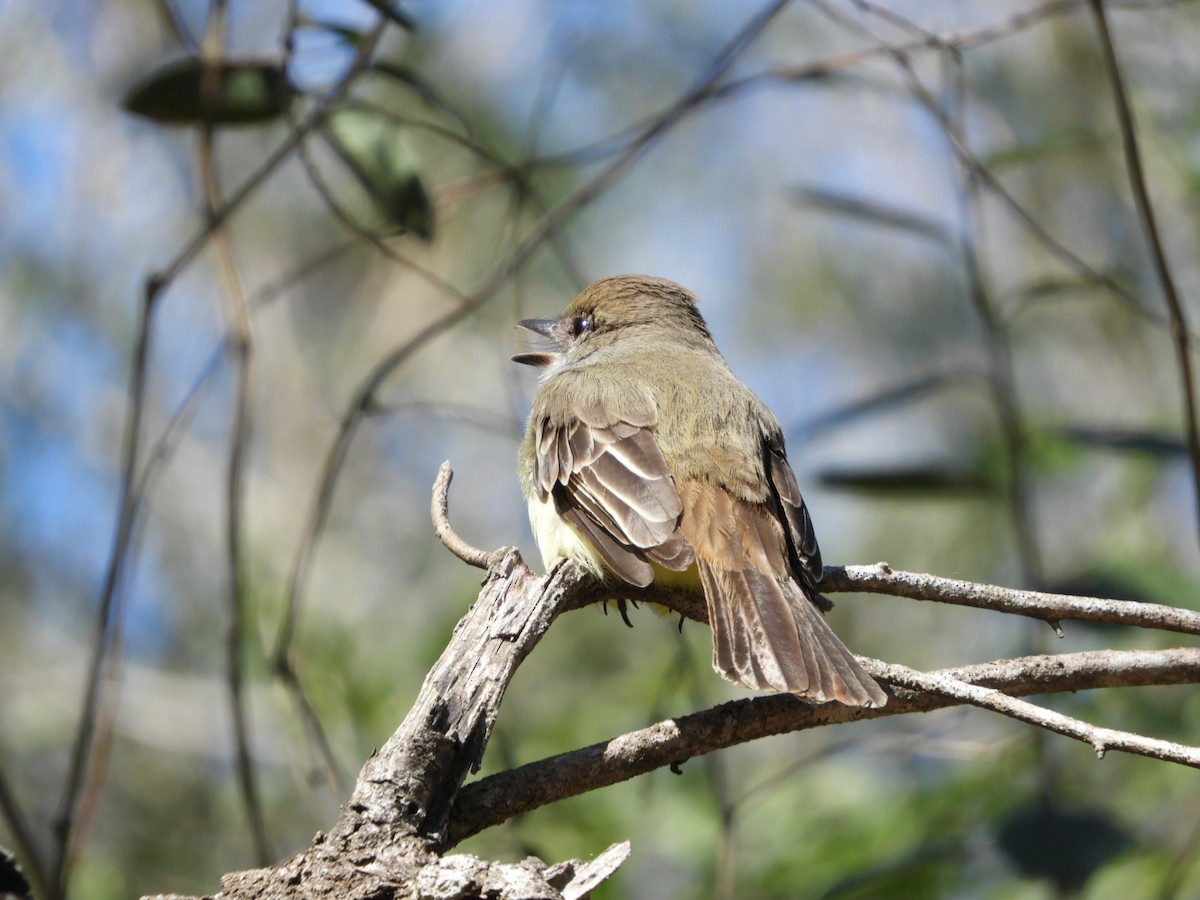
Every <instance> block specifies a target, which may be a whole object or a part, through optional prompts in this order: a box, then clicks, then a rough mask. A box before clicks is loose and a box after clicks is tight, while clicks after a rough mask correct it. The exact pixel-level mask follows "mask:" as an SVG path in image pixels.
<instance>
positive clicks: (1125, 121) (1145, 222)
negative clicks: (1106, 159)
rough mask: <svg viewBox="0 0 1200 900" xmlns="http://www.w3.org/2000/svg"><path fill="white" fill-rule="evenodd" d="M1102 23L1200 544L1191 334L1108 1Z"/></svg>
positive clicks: (1093, 1)
mask: <svg viewBox="0 0 1200 900" xmlns="http://www.w3.org/2000/svg"><path fill="white" fill-rule="evenodd" d="M1090 5H1091V7H1092V12H1093V13H1094V14H1095V18H1096V31H1097V33H1098V34H1099V36H1100V46H1101V49H1102V50H1103V52H1104V63H1105V66H1106V67H1107V69H1108V74H1109V77H1110V78H1111V79H1112V91H1113V102H1114V103H1115V104H1116V108H1117V121H1118V123H1119V124H1120V128H1121V144H1122V147H1123V148H1124V153H1125V167H1126V169H1127V170H1128V173H1129V186H1130V188H1131V189H1132V191H1133V201H1134V205H1135V206H1136V207H1137V214H1138V219H1139V220H1140V221H1141V223H1142V230H1143V231H1145V233H1146V242H1147V243H1148V244H1149V245H1150V253H1151V256H1152V257H1153V259H1154V271H1155V273H1156V274H1157V276H1158V281H1159V285H1160V286H1161V288H1162V292H1163V297H1164V298H1165V299H1166V301H1167V312H1168V314H1169V316H1170V320H1171V338H1172V340H1173V341H1174V343H1175V363H1176V365H1177V366H1178V367H1179V382H1180V386H1181V387H1182V388H1183V416H1184V422H1185V423H1186V428H1187V445H1188V457H1189V459H1190V461H1191V467H1192V492H1193V498H1194V503H1195V507H1196V525H1197V537H1198V538H1200V422H1198V421H1197V413H1196V379H1195V374H1194V372H1193V368H1192V346H1191V332H1190V331H1189V330H1188V321H1187V312H1186V310H1185V309H1184V305H1183V300H1182V299H1181V298H1180V296H1179V289H1178V287H1177V286H1176V284H1175V276H1174V274H1173V273H1172V271H1171V264H1170V261H1169V260H1168V259H1167V251H1166V248H1165V247H1164V246H1163V242H1162V237H1161V236H1160V234H1159V228H1158V216H1157V215H1156V214H1155V211H1154V203H1153V201H1152V200H1151V199H1150V189H1149V188H1148V187H1147V185H1146V173H1145V170H1144V167H1143V165H1142V151H1141V145H1140V142H1139V141H1138V136H1137V123H1136V122H1135V121H1134V118H1133V109H1132V108H1131V107H1130V105H1129V95H1128V92H1127V91H1126V89H1125V78H1124V76H1123V75H1122V74H1121V64H1120V61H1119V60H1118V58H1117V48H1116V44H1115V43H1114V42H1113V37H1112V32H1111V31H1110V30H1109V27H1108V16H1107V14H1106V13H1105V11H1104V3H1103V2H1102V0H1090Z"/></svg>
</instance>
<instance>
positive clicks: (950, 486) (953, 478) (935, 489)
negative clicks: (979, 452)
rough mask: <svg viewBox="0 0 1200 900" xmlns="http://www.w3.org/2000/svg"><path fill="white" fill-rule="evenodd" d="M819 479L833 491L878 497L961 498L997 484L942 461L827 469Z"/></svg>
mask: <svg viewBox="0 0 1200 900" xmlns="http://www.w3.org/2000/svg"><path fill="white" fill-rule="evenodd" d="M817 480H818V482H819V483H820V484H822V485H823V486H825V487H828V488H832V489H834V490H843V491H855V492H857V493H862V494H874V495H877V496H910V495H914V494H916V495H921V496H924V497H961V496H964V495H967V494H973V495H974V494H993V493H995V492H996V490H997V488H996V485H995V484H994V483H993V481H992V479H990V478H988V477H987V476H985V475H983V474H982V473H979V472H972V471H968V470H964V469H956V468H954V467H951V466H947V465H944V464H941V463H929V464H919V465H913V466H897V467H894V468H886V467H881V468H872V469H852V468H841V469H836V468H835V469H824V470H822V471H821V472H819V473H817Z"/></svg>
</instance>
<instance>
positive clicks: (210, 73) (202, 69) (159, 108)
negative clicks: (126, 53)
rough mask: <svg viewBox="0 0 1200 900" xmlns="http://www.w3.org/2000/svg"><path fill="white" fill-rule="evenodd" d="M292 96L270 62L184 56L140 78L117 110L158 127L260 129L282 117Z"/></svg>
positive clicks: (277, 68) (285, 76) (288, 106)
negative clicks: (121, 106) (207, 62)
mask: <svg viewBox="0 0 1200 900" xmlns="http://www.w3.org/2000/svg"><path fill="white" fill-rule="evenodd" d="M294 97H295V92H294V91H293V90H292V86H291V85H290V84H289V83H288V79H287V73H286V72H284V71H283V70H282V69H281V68H280V67H279V66H278V65H276V64H274V63H265V62H251V61H233V60H222V61H220V62H218V63H214V64H211V65H208V64H206V63H205V62H204V61H203V60H201V59H197V58H194V57H189V58H187V59H181V60H177V61H176V62H173V63H168V64H167V65H165V66H163V67H161V68H159V69H155V70H154V71H153V72H151V73H150V74H149V75H146V76H145V77H143V78H142V79H141V80H140V81H138V83H137V84H135V85H134V86H133V87H132V88H130V89H129V92H128V93H127V94H126V95H125V98H124V100H122V105H123V106H124V107H125V109H126V111H128V112H131V113H133V114H134V115H138V116H142V117H143V118H146V119H150V120H152V121H154V122H158V123H160V124H163V125H199V124H207V125H261V124H262V123H264V122H270V121H272V120H274V119H278V118H279V117H281V116H282V115H284V113H286V112H287V111H288V109H290V108H291V105H292V100H293V99H294Z"/></svg>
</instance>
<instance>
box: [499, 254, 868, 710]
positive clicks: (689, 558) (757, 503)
mask: <svg viewBox="0 0 1200 900" xmlns="http://www.w3.org/2000/svg"><path fill="white" fill-rule="evenodd" d="M518 327H520V328H524V329H527V330H529V331H532V332H534V333H535V334H537V335H540V336H541V337H542V338H546V339H548V341H549V343H550V346H549V347H548V348H546V349H540V350H532V351H530V352H524V353H519V354H517V355H515V356H513V361H514V362H518V363H522V364H525V365H529V366H533V367H535V368H537V369H539V370H540V374H539V377H538V385H537V388H536V390H535V392H534V396H533V400H532V405H531V410H530V414H529V419H528V423H527V426H526V430H525V435H524V439H523V440H522V443H521V447H520V451H519V453H518V474H519V478H520V483H521V488H522V492H523V494H524V496H525V499H526V501H527V503H528V507H529V517H530V523H531V525H532V528H533V532H534V537H535V539H536V541H537V544H538V548H539V550H540V551H541V554H542V557H543V561H544V563H545V564H546V566H547V568H549V567H550V566H551V565H552V564H553V563H554V561H555V560H557V559H558V558H559V557H567V558H569V559H573V560H576V561H577V562H579V563H580V564H581V565H583V566H584V567H585V568H586V569H587V570H589V571H590V572H591V573H592V574H593V575H594V576H596V577H597V578H601V579H604V580H605V581H607V582H609V583H610V584H611V585H612V587H613V590H614V595H615V594H617V593H619V590H620V585H621V584H622V583H624V584H627V585H631V586H634V587H639V588H644V587H646V586H648V585H650V584H652V583H658V584H666V585H671V584H675V585H677V584H680V583H687V582H691V583H692V584H694V583H695V582H696V581H697V580H698V581H699V585H700V587H701V588H702V590H703V593H704V598H705V604H706V607H707V610H708V620H709V625H710V626H711V629H712V641H713V657H712V661H713V668H714V669H715V670H716V671H717V672H718V673H719V674H720V675H721V676H723V677H724V678H725V679H727V680H728V681H730V682H732V683H734V684H737V685H740V686H742V687H744V688H749V689H751V690H757V691H769V692H785V693H790V694H793V695H795V696H797V697H798V698H800V699H801V700H804V701H806V702H809V703H826V702H831V701H836V702H839V703H842V704H845V705H847V706H855V707H880V706H883V705H885V703H886V702H887V694H886V693H885V692H884V691H883V689H882V688H881V687H880V686H879V684H878V683H876V682H875V680H874V679H872V678H871V676H870V675H868V674H867V673H866V671H865V670H864V669H863V667H862V665H861V664H860V663H859V662H858V660H857V659H856V658H855V656H854V654H853V653H851V652H850V650H849V649H848V648H847V647H846V646H845V644H843V643H842V641H841V640H840V639H839V638H838V637H837V635H835V634H834V632H833V630H832V629H831V628H830V627H829V625H828V624H827V623H826V622H825V619H824V616H823V614H822V612H823V610H824V609H826V608H828V607H829V606H830V605H831V604H829V601H828V600H826V599H825V598H823V597H822V596H821V595H820V593H819V591H818V583H819V582H820V581H821V578H822V575H823V572H824V570H823V567H822V562H821V551H820V548H819V547H818V545H817V539H816V534H815V532H814V530H813V524H812V520H811V518H810V516H809V511H808V507H807V506H806V505H805V502H804V498H803V497H802V496H801V493H800V488H799V486H798V485H797V483H796V478H795V475H794V474H793V472H792V469H791V466H790V465H789V463H788V459H787V452H786V449H785V447H784V438H783V432H782V429H781V427H780V424H779V421H778V420H777V419H776V417H775V416H774V414H773V413H772V412H771V411H770V409H769V408H768V407H767V405H766V404H765V403H764V402H763V401H762V400H761V399H759V397H758V396H757V395H756V394H754V392H753V391H751V390H750V388H748V387H746V385H745V384H743V383H742V382H741V381H740V380H738V378H737V376H736V375H734V373H733V371H732V370H731V369H730V367H729V365H728V363H727V362H726V361H725V358H724V357H723V356H722V355H721V353H720V351H719V350H718V349H717V345H716V343H715V342H714V340H713V338H712V335H711V333H710V331H709V328H708V326H707V324H706V323H705V321H704V318H703V317H702V315H701V314H700V311H699V309H698V307H697V300H696V297H695V296H694V295H693V294H692V293H691V292H690V291H688V290H687V289H686V288H684V287H683V286H681V285H679V284H676V283H675V282H672V281H668V280H666V279H663V278H656V277H651V276H645V275H617V276H613V277H610V278H605V279H602V280H600V281H597V282H595V283H594V284H592V285H590V286H589V287H587V288H585V289H584V290H583V291H582V292H581V293H580V294H579V295H578V296H577V297H575V299H574V300H573V301H572V302H571V303H570V305H569V306H568V307H567V308H566V310H565V311H564V312H563V313H562V315H560V316H558V317H555V318H543V319H526V320H524V321H521V322H519V323H518Z"/></svg>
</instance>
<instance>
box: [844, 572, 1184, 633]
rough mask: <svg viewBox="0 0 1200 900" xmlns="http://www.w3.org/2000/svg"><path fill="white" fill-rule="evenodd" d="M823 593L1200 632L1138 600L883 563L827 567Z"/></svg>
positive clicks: (1168, 610)
mask: <svg viewBox="0 0 1200 900" xmlns="http://www.w3.org/2000/svg"><path fill="white" fill-rule="evenodd" d="M821 590H822V591H828V592H831V593H835V592H839V591H841V592H845V591H863V592H865V593H871V594H891V595H892V596H895V597H907V598H908V599H910V600H932V601H936V602H938V603H950V604H953V605H955V606H973V607H975V608H977V609H991V610H995V611H996V612H1005V613H1014V614H1016V615H1018V616H1028V617H1029V618H1032V619H1042V620H1043V621H1045V622H1050V623H1052V624H1053V623H1056V622H1058V621H1059V620H1061V619H1075V620H1077V621H1080V622H1098V623H1104V624H1107V625H1133V626H1135V627H1137V628H1155V629H1158V630H1159V631H1174V632H1178V633H1180V634H1200V613H1198V612H1195V611H1194V610H1190V609H1181V608H1178V607H1174V606H1163V605H1162V604H1159V603H1139V602H1137V601H1133V600H1105V599H1102V598H1100V597H1071V596H1067V595H1065V594H1047V593H1043V592H1041V591H1023V590H1018V589H1016V588H1006V587H1001V586H999V585H995V584H978V583H976V582H972V581H961V580H959V579H957V578H942V577H940V576H938V575H924V574H920V573H917V572H897V571H895V570H893V569H892V567H891V566H889V565H888V564H887V563H883V562H881V563H876V564H875V565H873V566H831V567H826V569H825V577H824V578H823V579H822V581H821Z"/></svg>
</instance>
